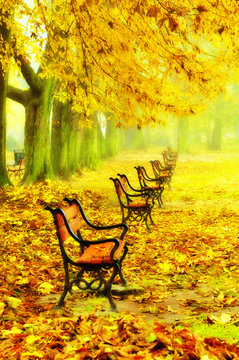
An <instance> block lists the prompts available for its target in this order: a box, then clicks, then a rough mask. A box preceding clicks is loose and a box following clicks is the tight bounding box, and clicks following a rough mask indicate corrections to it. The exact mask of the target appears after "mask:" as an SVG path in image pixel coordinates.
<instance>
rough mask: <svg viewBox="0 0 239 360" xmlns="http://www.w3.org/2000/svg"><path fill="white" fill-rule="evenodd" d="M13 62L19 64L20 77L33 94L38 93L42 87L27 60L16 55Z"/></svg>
mask: <svg viewBox="0 0 239 360" xmlns="http://www.w3.org/2000/svg"><path fill="white" fill-rule="evenodd" d="M15 60H16V61H17V62H18V63H19V62H20V69H21V72H22V75H23V77H24V79H25V80H26V82H27V83H28V85H29V86H30V88H31V90H32V91H33V92H35V91H36V92H39V91H40V90H41V87H42V82H41V79H40V78H39V76H38V75H37V74H36V73H35V71H34V70H33V68H32V67H31V65H30V63H29V62H28V60H27V59H26V58H25V57H24V56H23V55H16V56H15Z"/></svg>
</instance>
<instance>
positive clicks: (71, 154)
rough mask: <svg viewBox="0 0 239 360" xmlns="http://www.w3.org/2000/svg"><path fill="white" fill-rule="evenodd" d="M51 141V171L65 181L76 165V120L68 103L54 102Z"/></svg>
mask: <svg viewBox="0 0 239 360" xmlns="http://www.w3.org/2000/svg"><path fill="white" fill-rule="evenodd" d="M51 139H52V140H51V144H52V146H51V158H52V166H53V171H54V173H55V174H56V175H58V176H62V177H63V178H65V179H67V178H69V177H70V176H71V175H72V174H73V173H74V172H75V171H76V165H77V161H76V159H77V119H76V117H73V115H72V112H71V103H70V102H67V103H62V102H59V101H55V102H54V105H53V118H52V137H51Z"/></svg>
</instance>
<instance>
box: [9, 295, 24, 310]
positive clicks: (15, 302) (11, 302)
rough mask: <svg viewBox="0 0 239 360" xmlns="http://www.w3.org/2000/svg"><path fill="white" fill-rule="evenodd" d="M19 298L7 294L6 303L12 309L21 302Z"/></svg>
mask: <svg viewBox="0 0 239 360" xmlns="http://www.w3.org/2000/svg"><path fill="white" fill-rule="evenodd" d="M21 302H22V301H21V300H20V299H18V298H15V297H13V296H9V297H8V298H7V304H8V306H10V307H11V308H13V309H16V308H18V306H19V305H20V304H21Z"/></svg>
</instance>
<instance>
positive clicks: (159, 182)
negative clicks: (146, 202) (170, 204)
mask: <svg viewBox="0 0 239 360" xmlns="http://www.w3.org/2000/svg"><path fill="white" fill-rule="evenodd" d="M135 169H136V171H137V175H138V179H139V184H140V187H141V189H142V190H144V191H147V190H154V194H155V197H154V198H155V200H157V201H158V204H159V207H161V206H162V204H163V200H162V193H163V191H164V180H163V179H162V178H160V177H155V178H151V177H150V176H149V175H148V174H147V172H146V170H145V168H144V167H143V166H137V167H136V166H135Z"/></svg>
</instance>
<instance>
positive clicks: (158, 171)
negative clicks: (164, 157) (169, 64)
mask: <svg viewBox="0 0 239 360" xmlns="http://www.w3.org/2000/svg"><path fill="white" fill-rule="evenodd" d="M150 163H151V165H152V168H153V172H154V175H155V177H160V176H161V177H167V176H170V173H171V171H170V170H169V168H167V169H164V168H163V166H162V164H161V163H160V161H159V160H151V161H150Z"/></svg>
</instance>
